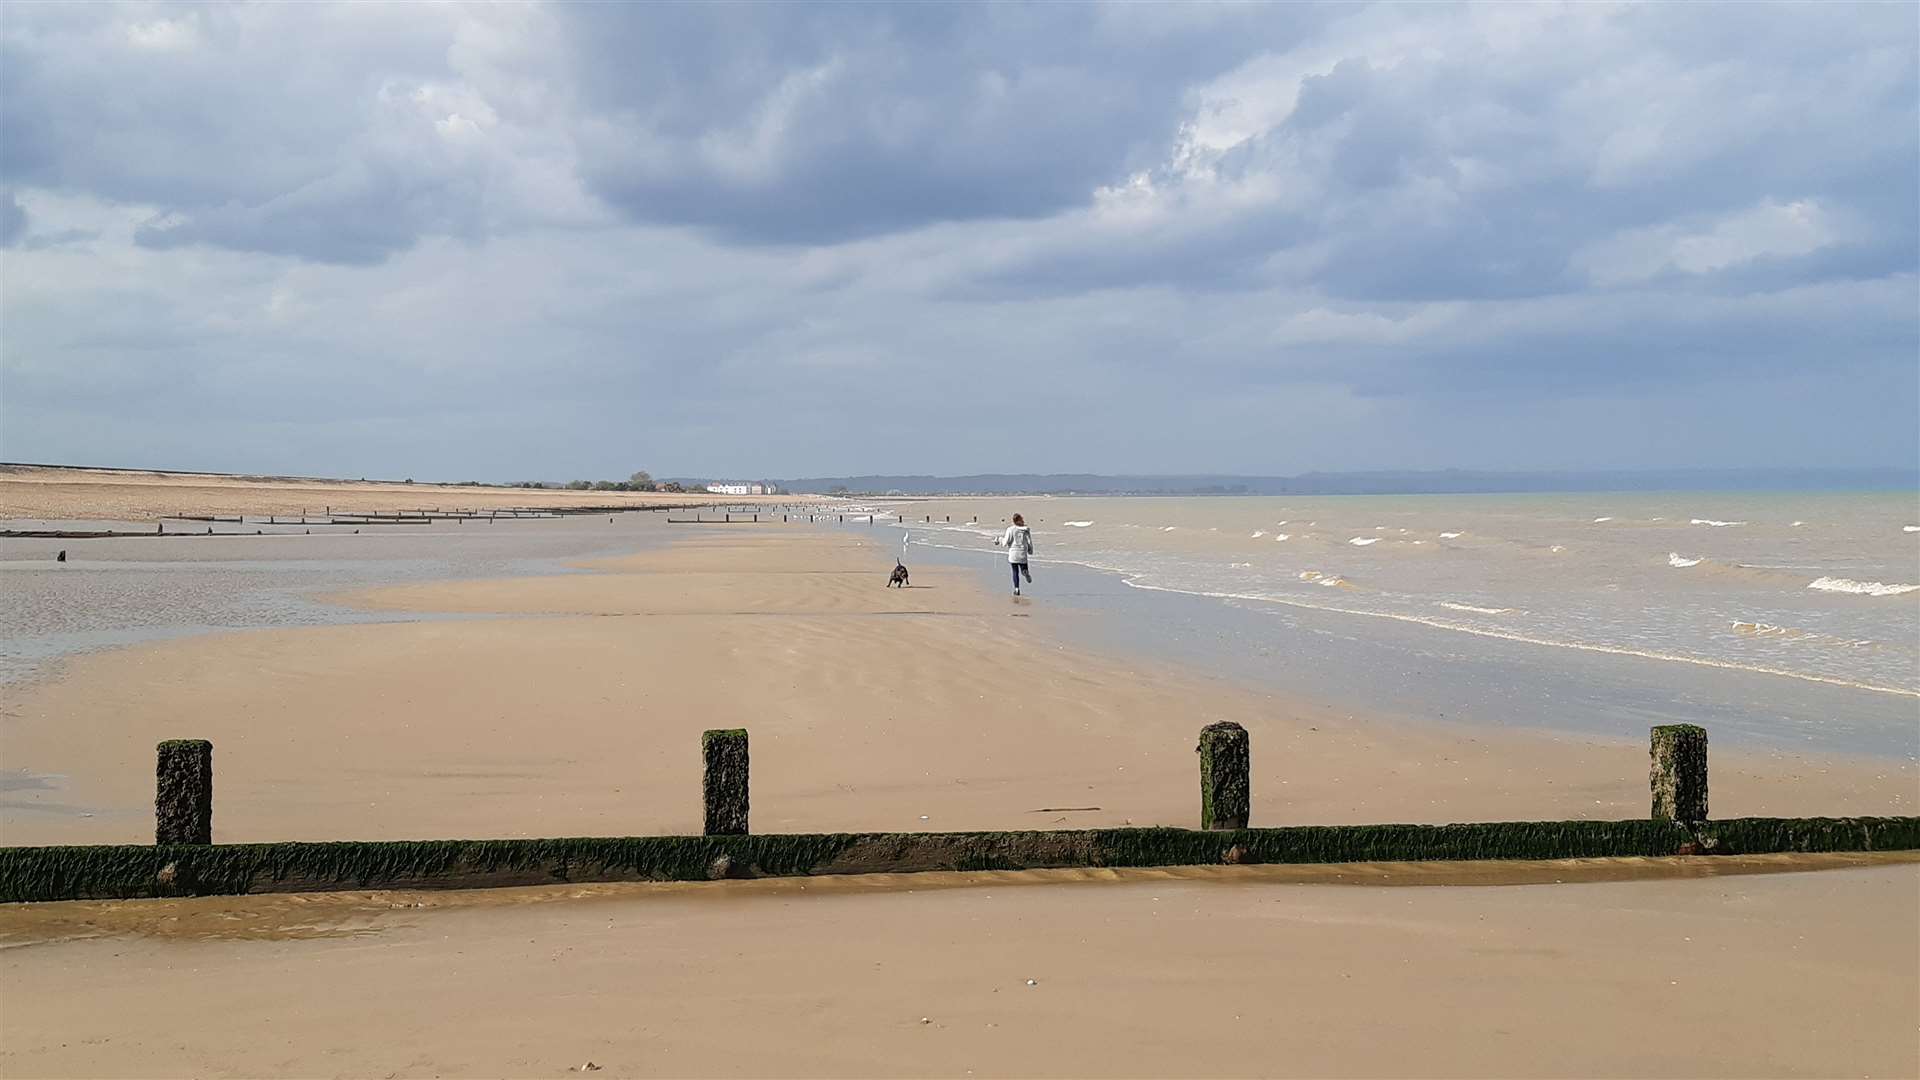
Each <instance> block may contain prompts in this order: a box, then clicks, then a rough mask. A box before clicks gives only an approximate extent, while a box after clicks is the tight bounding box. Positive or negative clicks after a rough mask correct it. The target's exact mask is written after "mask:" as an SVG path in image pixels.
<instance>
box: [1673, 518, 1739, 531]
mask: <svg viewBox="0 0 1920 1080" xmlns="http://www.w3.org/2000/svg"><path fill="white" fill-rule="evenodd" d="M1687 524H1689V525H1711V526H1712V527H1714V528H1716V529H1726V528H1731V527H1733V526H1735V525H1745V524H1746V522H1744V521H1715V520H1713V519H1712V518H1694V519H1693V520H1692V521H1689V522H1687Z"/></svg>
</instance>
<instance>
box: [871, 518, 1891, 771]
mask: <svg viewBox="0 0 1920 1080" xmlns="http://www.w3.org/2000/svg"><path fill="white" fill-rule="evenodd" d="M883 509H884V510H885V511H887V512H890V513H891V514H893V515H894V517H893V525H894V527H895V528H897V529H899V530H900V532H901V538H902V542H903V544H904V548H905V550H906V551H909V552H914V553H915V556H914V557H916V558H919V559H922V560H926V559H938V560H941V561H955V562H958V563H961V564H967V563H973V562H980V563H985V564H986V566H985V567H984V568H983V569H982V570H981V574H982V580H983V581H985V580H987V578H988V576H989V575H991V576H993V577H995V578H1001V577H1004V576H1005V566H1004V556H1003V555H1000V554H999V553H998V552H997V551H995V549H994V548H993V546H992V542H993V540H994V539H995V538H997V537H999V536H1000V535H1001V533H1002V531H1003V530H1004V529H1005V528H1006V523H1007V520H1008V519H1009V518H1010V517H1011V515H1012V514H1013V513H1016V512H1018V513H1022V514H1024V516H1025V517H1026V520H1027V523H1028V524H1029V525H1030V526H1031V527H1032V528H1033V530H1034V533H1035V538H1036V543H1037V546H1038V550H1037V552H1036V555H1035V563H1034V566H1035V569H1037V570H1039V571H1041V573H1040V575H1039V580H1037V581H1036V587H1034V588H1030V589H1028V590H1027V591H1028V595H1029V597H1030V598H1031V599H1032V600H1033V602H1035V603H1045V602H1047V601H1048V600H1049V599H1050V598H1051V599H1055V600H1056V601H1057V602H1065V603H1068V604H1070V605H1079V606H1081V607H1084V608H1086V609H1088V610H1089V612H1090V613H1093V614H1095V615H1096V616H1097V617H1095V618H1093V619H1089V620H1087V622H1088V624H1089V626H1090V628H1091V629H1090V631H1087V632H1090V633H1091V634H1092V635H1093V636H1096V637H1103V638H1109V639H1116V640H1117V639H1125V641H1126V642H1127V643H1129V644H1131V645H1132V646H1133V647H1135V648H1141V647H1144V648H1147V649H1150V650H1154V651H1162V652H1166V653H1168V654H1169V655H1172V656H1175V657H1177V658H1178V659H1179V660H1180V662H1182V663H1184V664H1190V665H1193V666H1196V667H1199V668H1201V669H1207V670H1220V671H1228V672H1231V673H1234V674H1238V675H1251V676H1254V677H1257V678H1260V679H1263V680H1265V681H1267V682H1269V683H1270V684H1273V685H1275V686H1276V687H1277V688H1279V689H1283V690H1287V691H1290V692H1293V693H1296V694H1299V695H1302V696H1304V697H1308V698H1312V699H1317V700H1323V701H1335V702H1345V703H1348V704H1350V705H1351V706H1352V707H1354V708H1366V709H1373V710H1385V711H1389V712H1393V713H1396V714H1402V715H1407V716H1411V717H1417V718H1423V719H1424V718H1434V717H1436V716H1438V714H1440V713H1443V712H1444V713H1446V714H1448V718H1450V719H1454V720H1462V719H1464V720H1469V721H1478V722H1488V723H1501V724H1514V725H1524V726H1531V727H1546V728H1567V729H1574V730H1581V731H1589V732H1604V733H1607V734H1618V735H1627V734H1631V733H1633V732H1635V731H1638V732H1639V733H1640V734H1641V735H1644V725H1645V724H1646V723H1649V722H1676V721H1688V720H1692V721H1706V720H1712V721H1715V722H1717V723H1718V725H1719V728H1720V730H1722V731H1723V732H1724V733H1726V734H1728V735H1730V736H1732V737H1733V738H1735V739H1736V741H1758V742H1772V743H1776V744H1791V745H1801V746H1804V745H1806V744H1809V743H1812V744H1816V745H1821V746H1827V747H1831V748H1836V749H1844V750H1851V751H1859V752H1869V753H1881V754H1896V755H1899V756H1903V757H1911V756H1914V755H1915V754H1916V753H1920V495H1917V494H1916V493H1914V492H1896V493H1803V492H1779V493H1764V494H1754V493H1746V492H1741V493H1713V492H1698V493H1659V494H1645V493H1618V494H1607V493H1600V494H1595V493H1580V494H1525V495H1403V496H1323V497H1297V496H1294V497H1290V496H1261V497H1215V496H1209V497H1197V498H1176V497H1164V498H1163V497H1125V498H1093V497H1089V498H1078V497H1054V498H1044V497H1041V498H1008V499H992V500H983V499H956V500H950V501H941V500H917V501H913V502H900V503H892V504H885V505H884V507H883ZM883 520H884V519H883ZM1056 569H1057V570H1065V571H1066V574H1065V575H1064V576H1056V578H1055V579H1054V580H1055V581H1056V583H1057V584H1064V585H1066V586H1068V588H1066V589H1065V592H1067V593H1069V594H1071V595H1064V596H1062V595H1058V594H1050V593H1049V591H1048V588H1047V585H1046V581H1047V577H1046V575H1047V574H1048V573H1049V572H1050V571H1054V570H1056ZM1082 572H1084V573H1085V574H1090V575H1095V578H1089V577H1085V576H1082ZM1096 578H1097V580H1096ZM996 587H998V588H1001V589H1004V590H1008V591H1010V585H1009V584H1007V583H1006V582H1004V581H997V582H996ZM1116 591H1117V592H1121V593H1136V594H1140V597H1141V598H1144V597H1145V596H1147V595H1150V594H1160V595H1162V596H1171V597H1178V598H1181V599H1182V600H1183V601H1185V602H1184V603H1174V604H1161V605H1152V604H1149V603H1145V602H1143V599H1136V600H1134V601H1133V602H1131V603H1129V602H1127V598H1125V597H1118V598H1116V596H1114V595H1109V594H1113V593H1115V592H1116ZM1208 607H1210V608H1212V609H1213V611H1212V613H1211V614H1208V613H1205V612H1204V611H1203V609H1204V608H1208ZM1181 626H1184V627H1187V629H1186V630H1185V631H1181V630H1178V629H1177V628H1178V627H1181Z"/></svg>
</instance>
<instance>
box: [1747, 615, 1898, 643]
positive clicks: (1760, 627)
mask: <svg viewBox="0 0 1920 1080" xmlns="http://www.w3.org/2000/svg"><path fill="white" fill-rule="evenodd" d="M1733 632H1734V633H1736V634H1742V635H1744V636H1746V637H1753V638H1766V639H1768V640H1770V641H1802V642H1806V643H1808V644H1813V645H1825V646H1831V647H1836V648H1842V649H1874V648H1878V647H1879V645H1880V643H1879V642H1877V641H1874V640H1872V639H1870V638H1843V637H1835V636H1833V635H1832V634H1823V633H1821V632H1819V631H1818V630H1802V629H1800V628H1799V627H1797V626H1781V625H1779V624H1777V623H1770V622H1759V621H1754V622H1735V623H1734V624H1733Z"/></svg>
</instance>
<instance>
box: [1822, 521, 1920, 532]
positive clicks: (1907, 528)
mask: <svg viewBox="0 0 1920 1080" xmlns="http://www.w3.org/2000/svg"><path fill="white" fill-rule="evenodd" d="M1794 524H1795V525H1798V524H1800V523H1799V522H1797V521H1796V522H1794ZM1900 531H1901V532H1920V525H1902V526H1900Z"/></svg>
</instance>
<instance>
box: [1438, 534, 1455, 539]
mask: <svg viewBox="0 0 1920 1080" xmlns="http://www.w3.org/2000/svg"><path fill="white" fill-rule="evenodd" d="M1440 539H1442V540H1458V539H1460V534H1459V533H1441V534H1440Z"/></svg>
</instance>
